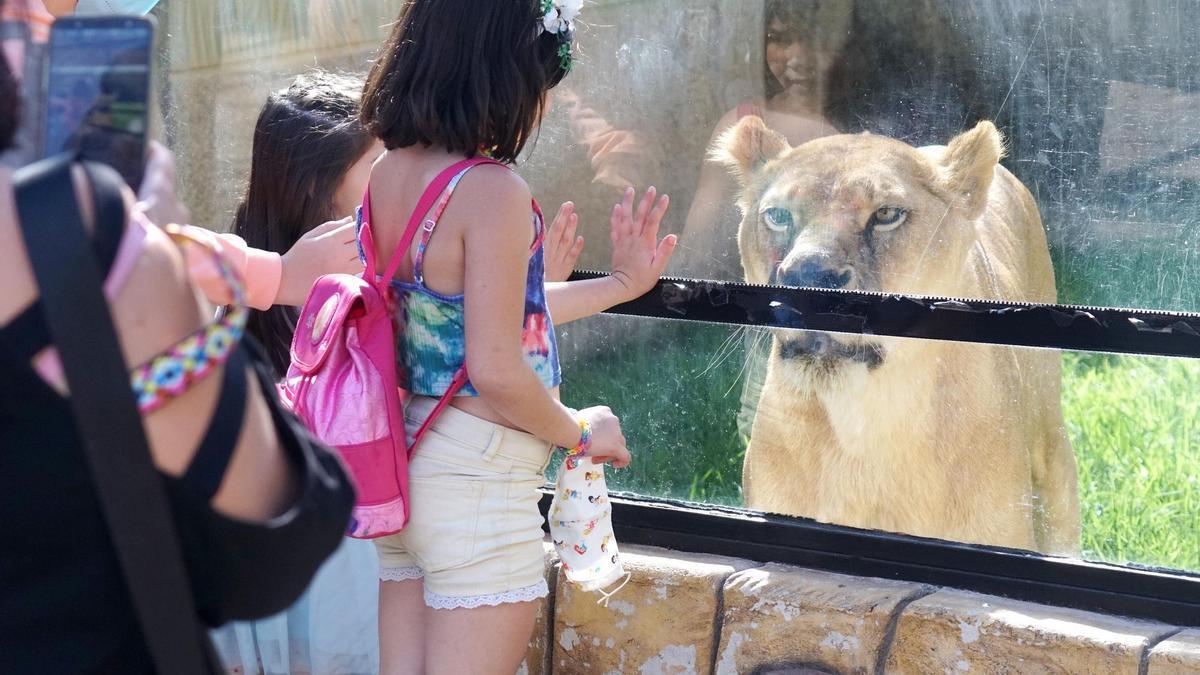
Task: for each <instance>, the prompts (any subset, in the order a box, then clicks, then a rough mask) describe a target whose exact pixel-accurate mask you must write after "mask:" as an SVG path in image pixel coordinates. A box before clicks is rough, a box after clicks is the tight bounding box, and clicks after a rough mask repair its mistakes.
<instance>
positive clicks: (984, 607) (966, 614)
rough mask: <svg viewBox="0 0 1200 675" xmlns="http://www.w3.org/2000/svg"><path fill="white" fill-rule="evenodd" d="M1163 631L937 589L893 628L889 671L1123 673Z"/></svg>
mask: <svg viewBox="0 0 1200 675" xmlns="http://www.w3.org/2000/svg"><path fill="white" fill-rule="evenodd" d="M1168 630H1170V627H1169V626H1164V625H1162V624H1157V623H1151V622H1147V621H1138V620H1134V619H1123V618H1118V617H1112V616H1105V615H1102V614H1093V613H1090V612H1083V611H1079V610H1074V609H1063V608H1059V607H1047V606H1044V605H1035V604H1032V603H1028V602H1019V601H1016V600H1007V599H1004V598H997V597H992V596H986V595H979V594H976V593H967V592H963V591H953V590H942V591H938V592H937V593H934V594H933V595H930V596H927V597H925V598H921V599H920V600H917V601H915V602H913V603H912V604H910V605H909V606H908V607H907V608H906V609H905V610H904V613H903V615H901V617H900V620H899V622H898V623H897V625H896V635H895V639H894V640H893V642H892V647H891V651H890V653H889V654H888V660H887V666H886V671H885V672H887V673H906V674H907V673H950V674H953V673H996V674H997V675H1007V674H1012V675H1017V674H1020V675H1037V674H1039V673H1106V674H1107V673H1113V674H1119V673H1128V674H1129V675H1136V674H1137V672H1138V664H1139V661H1140V659H1141V656H1142V653H1143V651H1144V650H1145V648H1146V647H1147V646H1148V645H1149V643H1150V641H1151V640H1152V639H1153V638H1154V637H1155V636H1158V635H1162V634H1163V633H1164V632H1166V631H1168Z"/></svg>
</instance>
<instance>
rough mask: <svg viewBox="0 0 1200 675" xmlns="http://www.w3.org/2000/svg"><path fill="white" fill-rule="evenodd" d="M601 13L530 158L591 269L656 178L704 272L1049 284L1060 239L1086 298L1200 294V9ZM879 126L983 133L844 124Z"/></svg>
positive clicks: (1196, 300)
mask: <svg viewBox="0 0 1200 675" xmlns="http://www.w3.org/2000/svg"><path fill="white" fill-rule="evenodd" d="M587 18H588V21H589V22H590V24H591V25H590V27H589V29H588V30H585V31H582V32H581V35H580V43H581V52H582V54H583V57H582V58H581V60H580V63H579V67H578V69H577V71H576V72H575V73H573V74H572V76H571V77H570V78H568V80H567V81H566V83H565V84H564V87H563V91H562V92H560V93H559V96H558V105H557V107H556V110H555V111H554V113H553V114H552V115H551V117H550V119H549V120H548V121H547V124H546V125H545V126H544V128H543V131H542V143H541V144H540V146H541V149H540V150H539V151H535V152H534V153H532V154H531V156H530V162H529V165H528V167H527V168H526V171H527V174H528V175H529V176H531V177H533V179H534V181H533V182H534V183H535V184H536V186H537V188H538V190H537V192H538V194H539V195H541V196H542V197H543V199H544V200H546V201H548V202H551V201H553V202H554V203H557V202H558V201H561V200H565V199H573V200H575V201H576V202H577V203H578V204H580V205H581V209H580V211H581V212H582V213H583V224H584V225H583V227H584V228H585V235H588V236H589V240H590V241H591V242H592V244H590V245H589V248H588V250H587V251H586V252H585V255H584V259H583V262H584V264H586V265H588V266H595V267H601V268H603V267H605V266H606V265H607V257H606V256H607V252H606V250H605V246H604V244H605V241H606V239H607V238H606V237H605V236H604V234H605V233H604V229H605V227H606V219H605V217H604V216H605V214H606V213H607V210H606V209H607V207H608V206H609V205H610V202H611V201H612V200H613V199H614V197H615V195H616V191H617V190H619V189H620V188H622V187H624V185H625V184H627V183H630V182H632V183H634V184H639V185H642V184H646V183H651V182H653V183H656V184H657V185H658V186H659V187H660V188H664V189H666V190H667V191H669V192H670V194H671V195H672V196H673V197H674V198H675V200H674V203H675V207H674V213H673V215H672V216H671V224H672V227H673V228H674V230H675V231H679V232H682V233H683V239H682V242H681V247H682V248H681V250H680V252H679V255H678V259H677V261H676V262H675V263H674V264H673V265H672V268H671V270H670V271H671V272H673V273H676V274H680V275H684V276H695V277H703V278H722V279H742V278H743V277H746V278H749V279H750V280H752V281H756V282H761V283H766V282H776V283H787V284H790V285H810V286H834V287H847V288H861V289H867V290H883V291H897V292H912V293H922V294H944V295H952V296H966V297H984V298H1007V299H1012V300H1031V301H1038V300H1052V299H1053V298H1054V297H1055V291H1054V287H1055V283H1054V275H1053V274H1052V273H1051V271H1050V269H1051V267H1050V259H1048V258H1047V251H1049V254H1050V256H1051V258H1052V260H1053V268H1054V270H1055V273H1056V274H1057V290H1058V293H1057V295H1058V297H1059V298H1060V299H1061V300H1062V301H1063V302H1069V303H1076V304H1092V305H1113V306H1139V307H1155V308H1164V309H1166V308H1170V309H1186V310H1200V291H1198V290H1197V289H1200V284H1198V283H1197V282H1198V281H1200V277H1198V273H1197V271H1196V265H1195V261H1196V256H1197V254H1198V253H1200V241H1198V239H1197V234H1196V222H1197V219H1196V215H1195V214H1196V213H1197V207H1198V206H1200V204H1198V201H1197V200H1200V197H1198V195H1200V190H1197V189H1196V188H1197V179H1198V178H1200V112H1198V111H1200V106H1198V105H1197V103H1198V102H1200V68H1198V66H1200V49H1197V47H1200V38H1198V37H1197V35H1196V33H1195V31H1192V30H1190V29H1188V28H1185V26H1192V25H1195V24H1196V23H1197V21H1200V6H1197V5H1196V4H1195V3H1178V2H1171V1H1168V0H1151V1H1149V2H1142V3H1127V2H1122V1H1118V0H1102V1H1101V2H1095V1H1093V0H1067V1H1065V2H1054V3H1045V2H1035V1H1034V0H1001V1H1000V2H986V3H979V2H968V1H965V0H922V1H920V2H903V3H900V2H891V1H889V0H845V1H843V2H816V1H815V0H765V1H763V0H755V1H752V2H747V1H746V0H692V1H689V2H661V1H660V2H652V1H643V2H627V1H616V0H607V1H600V2H596V3H593V4H592V5H591V6H589V8H588V14H587ZM760 118H761V119H763V120H765V126H766V127H768V128H769V130H767V131H762V130H761V127H759V126H756V124H757V122H756V120H758V119H760ZM983 120H990V121H994V122H995V125H996V126H997V127H998V129H999V131H1000V133H1001V134H1003V137H1004V139H1005V141H1004V143H1005V145H1004V147H1005V151H1006V157H1005V158H1004V159H1003V160H1002V162H1001V165H1002V166H1003V168H1002V169H1000V170H994V166H995V159H996V150H997V145H996V138H997V137H996V136H995V135H994V134H992V133H991V132H990V131H989V130H986V129H983V128H980V129H978V130H977V131H976V133H975V134H973V135H968V136H960V134H963V133H964V132H968V131H970V130H971V129H973V128H975V126H976V124H977V123H978V122H980V121H983ZM739 125H740V126H741V128H742V130H743V132H744V133H742V134H733V135H730V136H728V137H725V138H724V139H722V138H721V134H722V133H723V132H725V131H728V130H730V129H731V128H733V127H737V126H739ZM860 131H871V132H874V133H876V134H880V135H882V136H886V137H890V138H893V139H898V140H900V141H903V142H904V143H906V144H910V145H914V146H923V145H929V144H947V143H950V142H951V141H952V139H955V138H956V137H958V143H957V144H956V145H955V146H954V147H955V152H954V153H953V155H952V156H946V155H944V154H942V153H940V152H931V153H927V154H924V155H921V154H917V153H915V152H913V151H912V150H909V149H907V148H904V147H903V146H900V145H898V144H896V143H892V142H890V141H885V140H884V139H882V138H861V137H860V138H848V137H839V138H825V137H826V136H831V135H835V134H840V133H851V134H852V133H857V132H860ZM817 139H819V140H817ZM807 141H816V142H814V143H812V144H810V145H807V146H804V147H803V148H802V149H800V150H797V151H795V152H792V153H790V154H788V155H787V156H786V157H781V155H782V154H783V152H784V151H785V150H787V148H788V147H790V146H802V145H803V144H805V142H807ZM710 151H711V152H715V153H716V154H717V155H718V157H719V160H720V161H713V160H709V161H705V160H704V158H705V155H706V153H707V152H710ZM772 159H778V160H779V161H776V162H774V163H770V164H765V165H764V164H763V162H764V161H766V160H772ZM722 165H725V166H722ZM730 170H732V172H733V174H734V175H735V176H743V177H745V178H746V179H747V180H748V181H749V185H747V186H745V187H743V186H741V185H740V184H739V181H738V180H737V178H735V177H734V176H731V175H730V174H729V172H730ZM1022 185H1023V186H1024V187H1022ZM739 199H741V200H742V201H743V202H744V206H745V208H746V209H748V211H749V217H748V219H746V221H745V222H744V223H743V224H742V225H741V228H740V229H741V230H742V232H743V235H744V236H743V239H742V243H743V246H742V253H743V255H744V256H745V261H744V262H746V263H747V264H748V265H749V268H748V269H743V265H742V262H743V261H742V260H740V259H739V254H738V247H737V235H738V232H739V222H741V221H742V220H743V219H742V216H741V215H740V213H739V210H738V208H737V202H738V201H739ZM888 207H890V208H888ZM881 208H882V209H884V210H882V211H880V210H879V209H881ZM1039 212H1040V218H1039V217H1038V213H1039ZM977 216H978V217H977ZM1043 225H1044V228H1045V237H1043V234H1042V232H1043Z"/></svg>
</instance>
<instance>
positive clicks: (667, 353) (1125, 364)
mask: <svg viewBox="0 0 1200 675" xmlns="http://www.w3.org/2000/svg"><path fill="white" fill-rule="evenodd" d="M561 332H562V333H563V334H564V336H565V337H566V338H567V339H569V340H571V341H572V344H573V345H575V347H574V349H572V350H570V352H569V355H568V356H567V357H566V358H565V359H564V362H563V376H564V381H565V382H566V383H567V384H566V386H565V387H564V389H563V394H564V400H565V401H566V402H567V403H568V404H569V405H574V406H577V407H586V406H589V405H596V404H598V403H601V402H603V403H606V404H608V405H610V406H611V407H612V408H613V409H614V411H615V412H616V413H617V414H618V415H619V416H620V417H621V419H622V424H623V427H624V430H625V436H626V438H627V439H628V440H629V446H630V450H631V451H632V452H633V453H634V458H635V459H634V463H633V464H632V465H631V466H630V467H629V468H627V469H624V470H622V471H610V472H609V486H610V488H612V489H614V490H624V491H628V492H632V493H636V494H643V495H651V496H656V497H670V498H675V499H682V500H685V501H693V502H705V503H714V504H722V505H729V506H741V505H747V506H750V507H752V508H755V509H759V510H765V511H770V512H777V513H786V514H792V515H801V516H807V517H813V518H816V519H817V520H821V521H823V522H832V523H838V524H847V525H854V526H858V527H866V528H871V529H882V530H890V531H897V532H905V533H912V534H920V535H924V536H932V537H939V538H945V539H953V540H958V541H969V542H983V543H992V544H999V545H1007V546H1013V547H1016V548H1031V549H1037V550H1043V551H1047V552H1050V553H1057V554H1065V555H1082V557H1084V558H1086V559H1089V560H1098V561H1106V562H1116V563H1139V564H1145V565H1157V566H1165V567H1171V568H1178V569H1187V570H1193V571H1200V543H1198V542H1197V540H1196V538H1195V536H1194V532H1193V530H1194V529H1195V528H1194V525H1193V524H1194V523H1196V522H1198V519H1200V395H1198V394H1197V393H1196V392H1197V387H1196V383H1197V382H1200V361H1194V360H1186V359H1168V358H1157V357H1134V356H1116V355H1100V354H1086V353H1067V354H1064V355H1062V356H1061V357H1060V355H1059V353H1058V352H1055V351H1051V350H1039V349H1028V348H1010V347H994V346H986V345H969V344H962V343H950V342H938V341H932V340H913V339H900V338H879V337H867V338H864V337H861V336H851V335H830V334H823V333H805V332H801V331H782V330H781V331H777V335H778V337H777V340H778V341H774V340H773V333H776V332H775V331H771V330H767V329H752V328H731V327H728V326H717V325H709V324H700V323H692V322H684V321H653V320H645V319H638V318H633V317H618V316H601V317H594V318H591V319H586V320H583V321H579V322H576V323H572V324H570V325H568V326H565V327H562V328H561ZM614 335H621V336H628V338H629V339H628V340H624V341H621V342H620V344H614V341H613V340H612V337H611V336H614ZM821 344H824V345H827V346H826V348H825V349H826V351H825V352H824V353H823V354H822V353H818V352H817V351H815V349H816V347H815V346H816V345H821ZM1060 361H1061V364H1062V365H1061V368H1062V374H1061V397H1060V394H1059V383H1060V376H1059V367H1060V366H1059V363H1060ZM768 364H769V366H768ZM766 371H769V374H768V373H767V372H766ZM1060 400H1061V407H1060ZM747 445H748V446H749V447H748V451H747ZM1076 476H1077V477H1076ZM1080 520H1081V521H1082V535H1080V525H1079V522H1080ZM1077 541H1078V542H1080V543H1081V546H1079V545H1078V544H1077V543H1076V542H1077Z"/></svg>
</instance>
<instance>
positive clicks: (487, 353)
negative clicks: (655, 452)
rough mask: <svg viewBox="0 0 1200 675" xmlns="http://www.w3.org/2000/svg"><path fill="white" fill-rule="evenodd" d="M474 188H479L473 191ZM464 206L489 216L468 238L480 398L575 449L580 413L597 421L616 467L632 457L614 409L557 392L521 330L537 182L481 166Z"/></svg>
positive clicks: (600, 454)
mask: <svg viewBox="0 0 1200 675" xmlns="http://www.w3.org/2000/svg"><path fill="white" fill-rule="evenodd" d="M467 187H470V188H472V189H471V190H470V191H469V192H468V191H467V190H466V188H467ZM456 196H457V197H458V199H459V200H460V201H459V202H458V205H459V206H460V207H461V206H469V207H471V208H472V210H475V211H482V212H486V213H488V214H489V223H488V227H473V228H467V230H466V231H465V233H464V235H463V239H464V246H463V250H464V285H463V294H464V296H465V297H464V301H463V302H464V312H465V323H466V326H465V332H466V343H467V344H466V352H467V372H468V373H469V374H470V378H471V384H472V385H473V386H474V387H475V389H476V391H478V392H479V395H480V397H482V398H483V400H484V401H486V402H487V403H488V405H490V406H491V407H492V408H493V409H494V410H495V411H496V412H497V413H499V414H500V415H501V416H503V417H504V418H505V419H506V420H508V421H509V422H510V423H512V425H513V426H515V427H517V428H519V429H523V430H524V431H527V432H529V433H531V434H533V435H534V436H537V437H538V438H541V439H544V440H546V441H549V442H550V443H553V444H555V445H558V446H562V447H565V448H573V447H576V446H577V445H579V443H580V441H581V436H582V434H581V429H580V423H579V419H583V420H586V421H587V422H588V424H589V425H590V427H591V432H592V434H591V452H589V456H591V457H593V458H594V459H596V460H597V461H612V462H613V464H614V466H618V467H620V466H624V465H626V464H628V463H629V450H628V449H627V448H626V447H625V437H624V436H623V435H622V434H621V425H620V422H619V421H618V420H617V418H616V417H615V416H614V415H613V414H612V411H610V410H609V409H608V408H603V407H596V408H588V409H586V410H581V411H580V412H579V417H578V418H577V417H576V416H575V415H573V414H572V413H571V411H570V410H568V409H567V408H566V406H564V405H563V404H562V403H560V402H558V401H557V400H555V399H554V397H553V396H551V394H550V392H549V391H548V390H547V389H546V385H545V384H544V383H543V382H542V380H541V379H540V378H539V377H538V376H537V373H535V372H534V370H533V367H532V366H530V365H529V363H528V362H527V361H526V360H525V357H524V355H523V353H522V348H521V332H522V329H521V327H522V325H523V324H524V312H525V284H526V274H527V270H528V268H529V245H528V241H529V223H530V219H531V218H532V216H533V212H532V209H531V208H530V203H531V197H530V194H529V188H528V187H527V186H526V185H525V183H524V181H522V180H521V179H520V178H519V177H518V176H517V175H516V174H513V173H512V172H510V171H508V170H502V169H495V170H489V169H488V167H480V168H479V169H476V170H475V171H473V172H471V174H470V175H469V176H468V177H467V178H466V179H465V180H464V183H463V185H462V186H460V188H459V193H458V194H457V195H456Z"/></svg>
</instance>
